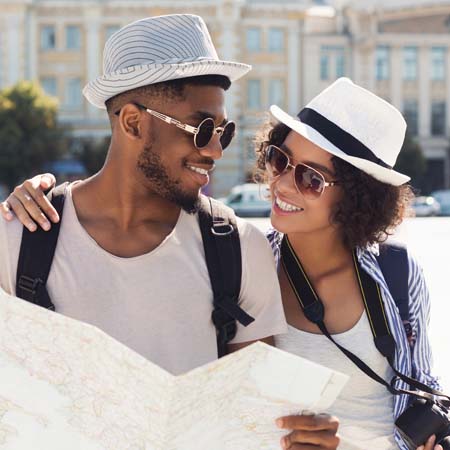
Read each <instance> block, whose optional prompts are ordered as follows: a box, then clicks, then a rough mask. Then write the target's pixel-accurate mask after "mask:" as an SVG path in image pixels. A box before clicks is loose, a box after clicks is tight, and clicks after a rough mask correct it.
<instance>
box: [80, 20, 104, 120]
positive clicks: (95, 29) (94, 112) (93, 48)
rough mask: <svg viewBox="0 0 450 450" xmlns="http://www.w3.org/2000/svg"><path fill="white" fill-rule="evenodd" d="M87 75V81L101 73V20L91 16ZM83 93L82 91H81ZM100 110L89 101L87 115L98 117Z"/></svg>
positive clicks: (88, 32)
mask: <svg viewBox="0 0 450 450" xmlns="http://www.w3.org/2000/svg"><path fill="white" fill-rule="evenodd" d="M86 30H87V33H86V69H87V70H86V75H87V80H86V81H87V82H89V81H92V80H94V79H95V78H97V77H98V76H99V75H100V74H101V73H100V72H101V69H100V58H101V50H100V37H99V30H100V26H99V21H98V20H97V18H96V17H93V18H90V19H89V20H88V22H87V24H86ZM80 95H81V93H80ZM99 113H100V110H99V109H98V108H96V107H95V106H93V105H91V104H90V103H89V105H88V109H87V115H88V117H89V118H98V117H99Z"/></svg>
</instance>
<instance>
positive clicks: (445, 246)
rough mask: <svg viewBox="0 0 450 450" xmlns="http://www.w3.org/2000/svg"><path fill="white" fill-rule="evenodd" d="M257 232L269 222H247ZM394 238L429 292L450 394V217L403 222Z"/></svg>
mask: <svg viewBox="0 0 450 450" xmlns="http://www.w3.org/2000/svg"><path fill="white" fill-rule="evenodd" d="M250 221H251V222H252V223H253V224H255V225H256V226H257V227H258V228H259V229H261V230H263V231H264V230H266V229H267V228H268V226H269V224H270V221H269V219H250ZM396 238H397V239H399V240H402V241H404V242H406V243H407V244H408V247H409V249H410V250H411V251H412V252H413V253H414V254H415V255H416V256H417V258H418V260H419V262H420V264H421V265H422V267H423V269H424V273H425V277H426V280H427V283H428V287H429V290H430V298H431V308H432V311H431V326H430V330H429V332H430V333H429V334H430V340H431V343H432V346H433V353H434V362H435V368H436V370H435V373H437V374H439V375H440V376H441V380H442V383H443V386H444V387H445V389H446V390H447V391H450V354H449V351H448V347H449V344H450V322H449V321H450V305H449V303H450V293H449V292H448V286H447V277H450V264H449V261H448V259H447V258H448V257H449V255H450V218H449V217H431V218H415V219H408V220H406V221H405V222H404V223H403V224H402V226H401V227H400V228H399V230H398V233H397V234H396Z"/></svg>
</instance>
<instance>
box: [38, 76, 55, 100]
mask: <svg viewBox="0 0 450 450" xmlns="http://www.w3.org/2000/svg"><path fill="white" fill-rule="evenodd" d="M41 86H42V89H44V92H45V93H46V94H47V95H51V96H52V97H56V93H57V92H56V91H57V89H56V78H54V77H43V78H41Z"/></svg>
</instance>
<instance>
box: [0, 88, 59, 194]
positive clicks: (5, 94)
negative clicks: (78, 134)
mask: <svg viewBox="0 0 450 450" xmlns="http://www.w3.org/2000/svg"><path fill="white" fill-rule="evenodd" d="M65 152H66V147H65V140H64V129H63V128H62V127H60V126H59V125H58V123H57V103H56V100H54V99H53V98H52V97H48V96H46V95H45V94H44V92H43V91H42V90H41V88H40V87H39V86H38V85H36V84H33V83H31V82H26V81H24V82H21V83H19V84H17V85H15V86H13V87H12V88H9V89H5V90H3V91H0V183H4V184H6V185H7V186H8V188H9V189H12V188H13V187H14V186H15V185H16V184H17V182H19V181H23V180H24V179H26V178H28V177H30V176H31V175H34V174H36V173H39V172H41V171H42V166H43V165H44V164H45V163H46V162H48V161H51V160H54V159H57V158H58V157H60V156H62V155H63V154H64V153H65Z"/></svg>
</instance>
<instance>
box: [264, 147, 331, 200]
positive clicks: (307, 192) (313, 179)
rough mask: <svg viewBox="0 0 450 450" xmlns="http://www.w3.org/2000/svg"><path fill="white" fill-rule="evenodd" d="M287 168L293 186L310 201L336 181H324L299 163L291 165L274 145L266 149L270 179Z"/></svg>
mask: <svg viewBox="0 0 450 450" xmlns="http://www.w3.org/2000/svg"><path fill="white" fill-rule="evenodd" d="M289 168H291V169H293V170H292V173H293V175H294V185H295V187H296V189H297V191H298V192H300V193H301V194H303V195H304V196H305V197H306V198H309V199H311V200H314V199H317V198H319V197H320V196H321V195H322V193H323V191H324V190H325V188H326V187H328V186H335V185H336V184H338V182H337V181H325V178H324V176H323V175H322V174H321V173H320V172H319V171H318V170H316V169H313V168H312V167H309V166H307V165H306V164H303V163H299V164H296V165H295V166H294V165H293V164H291V161H290V159H289V156H288V155H287V154H286V153H285V152H284V151H283V150H281V148H278V147H277V146H276V145H269V146H268V147H267V149H266V169H267V172H268V174H269V176H270V177H271V178H276V177H279V176H280V175H281V174H283V173H284V172H285V171H287V170H288V169H289Z"/></svg>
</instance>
